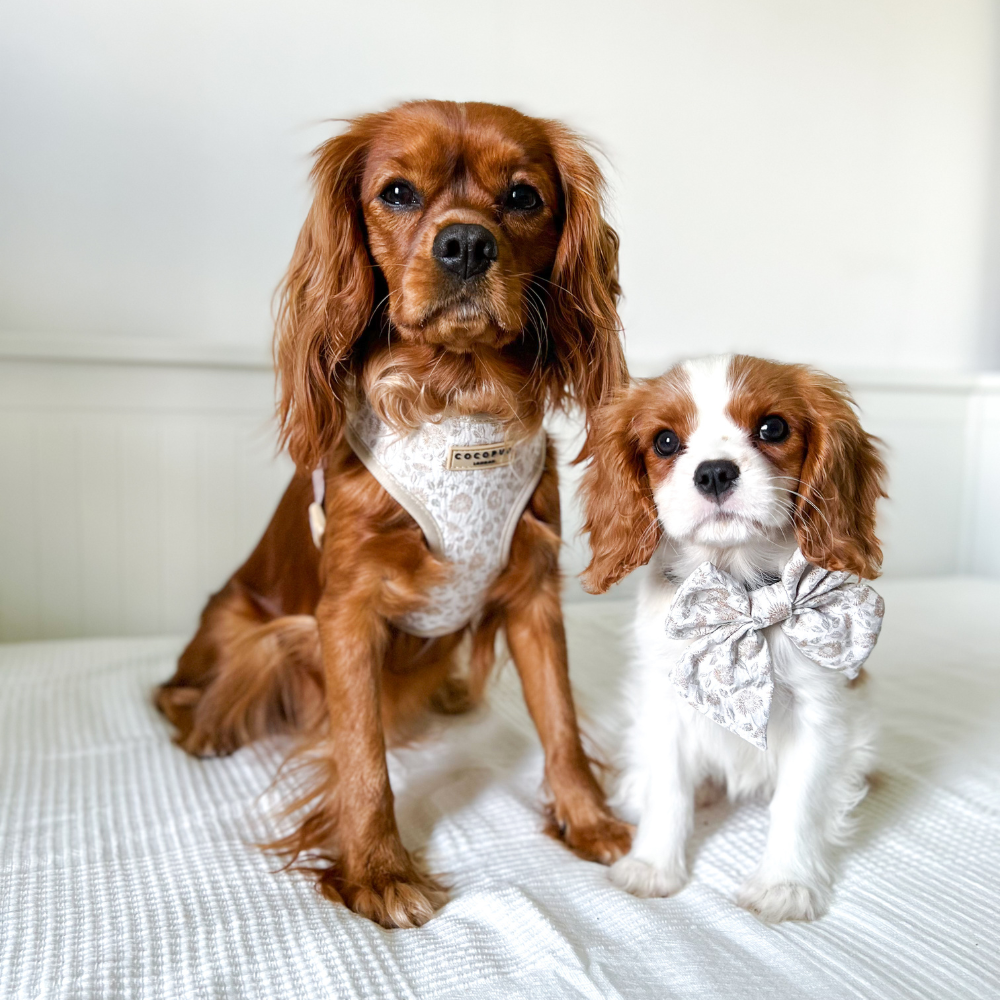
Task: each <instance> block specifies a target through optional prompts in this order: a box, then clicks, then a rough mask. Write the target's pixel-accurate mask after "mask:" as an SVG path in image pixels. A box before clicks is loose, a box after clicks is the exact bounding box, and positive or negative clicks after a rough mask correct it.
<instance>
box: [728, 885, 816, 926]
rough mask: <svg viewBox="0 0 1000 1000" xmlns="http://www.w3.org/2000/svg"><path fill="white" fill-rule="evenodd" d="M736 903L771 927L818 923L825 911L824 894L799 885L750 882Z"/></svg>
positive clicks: (742, 890)
mask: <svg viewBox="0 0 1000 1000" xmlns="http://www.w3.org/2000/svg"><path fill="white" fill-rule="evenodd" d="M737 902H738V903H739V904H740V906H742V907H743V908H744V909H746V910H749V911H750V912H751V913H753V914H754V915H755V916H757V917H759V918H760V919H761V920H763V921H765V922H766V923H769V924H777V923H781V921H783V920H815V919H816V917H818V916H821V915H822V914H823V912H824V911H825V909H826V907H825V905H824V901H823V894H822V893H821V892H820V891H819V890H818V889H814V888H811V887H810V886H807V885H802V884H801V883H798V882H761V881H756V880H753V879H751V880H750V881H749V882H747V883H746V884H745V885H744V886H743V888H742V889H741V890H740V894H739V898H738V899H737Z"/></svg>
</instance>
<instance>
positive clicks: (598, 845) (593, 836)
mask: <svg viewBox="0 0 1000 1000" xmlns="http://www.w3.org/2000/svg"><path fill="white" fill-rule="evenodd" d="M547 832H548V833H549V834H551V835H552V836H553V837H557V838H558V839H560V840H562V841H563V842H564V843H565V844H566V846H567V847H568V848H569V849H570V850H571V851H572V852H573V853H574V854H576V855H579V857H581V858H583V859H584V860H585V861H597V862H599V863H600V864H602V865H610V864H612V863H613V862H615V861H617V860H618V859H619V858H620V857H623V856H624V855H626V854H628V852H629V848H630V847H631V846H632V833H633V832H634V828H633V827H632V826H630V825H629V824H628V823H623V822H622V821H621V820H620V819H618V818H617V817H615V816H612V815H611V813H609V812H607V811H605V810H601V811H600V812H595V813H594V814H593V815H591V816H588V817H586V818H585V819H578V820H575V821H574V820H572V819H560V818H558V816H557V815H555V814H552V815H551V816H550V820H549V824H548V827H547Z"/></svg>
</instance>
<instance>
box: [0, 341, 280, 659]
mask: <svg viewBox="0 0 1000 1000" xmlns="http://www.w3.org/2000/svg"><path fill="white" fill-rule="evenodd" d="M272 399H273V377H272V375H271V373H270V371H268V370H267V369H266V368H260V369H257V370H253V369H240V368H233V369H225V368H218V367H215V368H196V367H183V366H178V367H174V366H163V365H158V364H157V365H149V364H145V363H144V364H107V363H92V362H87V363H73V362H71V363H65V362H55V361H52V362H35V361H27V360H10V359H8V360H6V361H3V362H2V363H0V639H2V640H14V639H28V638H42V637H44V638H57V637H63V636H80V635H109V634H115V635H125V634H128V635H136V634H144V633H146V634H148V633H158V632H159V633H162V632H179V631H188V630H190V629H191V628H192V627H193V626H194V624H195V623H196V621H197V615H198V612H199V610H200V608H201V606H202V605H203V604H204V601H205V599H206V597H207V596H208V595H209V594H210V593H211V592H212V591H213V590H216V589H218V587H219V586H220V585H221V584H222V583H223V582H224V581H225V579H226V577H227V576H228V575H229V574H230V573H231V572H232V570H233V569H234V568H235V567H236V566H237V565H238V564H239V563H240V562H242V560H243V559H245V558H246V556H247V555H248V554H249V552H250V550H251V548H252V547H253V544H254V542H255V541H256V539H257V538H258V537H259V535H260V533H261V531H262V530H263V528H264V527H265V525H266V524H267V521H268V519H269V517H270V515H271V512H272V511H273V508H274V505H275V503H276V502H277V499H278V497H279V496H280V495H281V492H282V490H283V489H284V487H285V485H286V484H287V482H288V479H289V476H290V474H291V466H290V463H289V462H288V461H287V459H284V458H276V457H275V454H274V451H275V447H274V427H273V423H272V421H271V419H270V414H271V411H272V408H273V407H272Z"/></svg>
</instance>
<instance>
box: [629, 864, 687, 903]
mask: <svg viewBox="0 0 1000 1000" xmlns="http://www.w3.org/2000/svg"><path fill="white" fill-rule="evenodd" d="M611 881H612V882H614V884H615V885H617V886H618V887H619V888H620V889H624V890H625V891H626V892H630V893H632V895H633V896H642V897H651V896H673V895H674V894H675V893H677V892H680V890H681V889H683V888H684V885H685V884H686V882H687V873H686V872H683V871H667V870H666V869H665V868H657V867H656V866H655V865H651V864H650V863H649V862H648V861H641V860H640V859H639V858H636V857H633V856H632V855H631V854H629V855H628V856H626V857H624V858H621V859H620V860H619V861H616V862H615V863H614V864H613V865H612V866H611Z"/></svg>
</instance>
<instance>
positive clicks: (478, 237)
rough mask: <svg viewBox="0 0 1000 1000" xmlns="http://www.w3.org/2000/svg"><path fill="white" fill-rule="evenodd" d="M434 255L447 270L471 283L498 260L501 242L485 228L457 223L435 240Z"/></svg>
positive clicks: (439, 234)
mask: <svg viewBox="0 0 1000 1000" xmlns="http://www.w3.org/2000/svg"><path fill="white" fill-rule="evenodd" d="M431 252H432V253H433V254H434V256H435V257H436V258H437V262H438V263H439V264H440V265H441V266H442V267H443V268H444V269H445V270H446V271H450V272H451V273H452V274H454V275H456V276H457V277H458V278H460V279H461V280H462V281H468V280H469V278H472V277H474V276H475V275H477V274H482V273H483V272H484V271H486V270H487V269H488V268H489V266H490V265H491V264H492V263H493V261H495V260H496V259H497V241H496V240H495V239H494V238H493V234H492V233H491V232H490V231H489V230H488V229H487V228H486V227H485V226H475V225H471V224H469V223H467V222H456V223H454V224H453V225H451V226H445V227H444V229H442V230H441V232H439V233H438V234H437V236H435V237H434V243H433V245H432V246H431Z"/></svg>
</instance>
